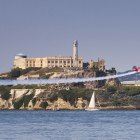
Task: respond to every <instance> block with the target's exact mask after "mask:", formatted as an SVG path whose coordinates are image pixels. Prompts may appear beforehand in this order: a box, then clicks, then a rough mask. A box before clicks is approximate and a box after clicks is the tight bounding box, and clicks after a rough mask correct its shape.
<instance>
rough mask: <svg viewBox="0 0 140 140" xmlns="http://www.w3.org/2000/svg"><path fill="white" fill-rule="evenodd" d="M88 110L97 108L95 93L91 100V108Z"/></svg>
mask: <svg viewBox="0 0 140 140" xmlns="http://www.w3.org/2000/svg"><path fill="white" fill-rule="evenodd" d="M88 108H95V93H94V92H93V94H92V97H91V99H90V103H89V107H88Z"/></svg>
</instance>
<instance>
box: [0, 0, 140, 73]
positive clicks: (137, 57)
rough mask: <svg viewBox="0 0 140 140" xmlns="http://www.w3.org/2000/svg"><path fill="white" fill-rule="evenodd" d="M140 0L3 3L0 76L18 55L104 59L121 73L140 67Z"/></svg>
mask: <svg viewBox="0 0 140 140" xmlns="http://www.w3.org/2000/svg"><path fill="white" fill-rule="evenodd" d="M139 6H140V1H139V0H0V72H4V71H9V70H10V69H11V68H12V65H13V59H14V56H15V54H17V53H24V54H27V55H28V57H47V56H56V55H63V56H66V55H68V56H70V55H72V42H73V41H74V40H75V39H77V40H78V42H79V55H80V56H82V57H83V58H84V61H85V62H87V61H90V60H91V59H93V60H97V59H98V57H99V58H103V59H105V60H106V65H107V68H111V67H115V68H116V69H117V70H118V71H125V70H128V69H131V68H132V66H134V65H137V66H140V8H139Z"/></svg>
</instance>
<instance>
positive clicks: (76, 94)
mask: <svg viewBox="0 0 140 140" xmlns="http://www.w3.org/2000/svg"><path fill="white" fill-rule="evenodd" d="M72 48H73V55H72V56H51V57H44V58H28V57H27V56H26V55H24V54H21V53H20V54H17V55H16V56H15V58H14V62H13V68H12V69H11V71H10V72H6V73H1V74H0V79H5V80H7V79H17V80H25V79H52V78H84V77H101V76H108V75H114V74H116V73H117V71H116V69H115V68H111V69H106V67H105V66H106V65H105V60H104V59H99V58H98V60H97V61H94V60H91V61H90V62H84V61H83V58H82V57H79V54H78V41H77V40H75V41H74V42H73V45H72ZM136 76H137V79H138V77H139V75H138V74H137V75H136V74H135V75H132V76H131V77H129V76H127V77H124V78H120V79H117V78H113V79H109V80H102V81H93V82H84V83H83V82H80V83H71V84H68V83H66V84H58V83H56V84H47V85H40V84H38V85H8V86H3V85H1V86H0V109H20V110H22V109H24V110H25V109H27V110H39V109H44V110H85V109H86V108H87V106H88V104H89V101H90V99H91V96H92V93H93V91H96V106H97V107H99V108H100V109H101V110H104V109H105V110H107V109H140V87H139V84H138V82H136V81H135V82H134V80H136ZM130 79H131V80H132V82H127V81H130ZM124 81H125V82H124ZM126 83H127V84H126Z"/></svg>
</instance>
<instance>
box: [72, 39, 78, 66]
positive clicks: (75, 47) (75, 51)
mask: <svg viewBox="0 0 140 140" xmlns="http://www.w3.org/2000/svg"><path fill="white" fill-rule="evenodd" d="M73 67H78V41H77V40H74V42H73Z"/></svg>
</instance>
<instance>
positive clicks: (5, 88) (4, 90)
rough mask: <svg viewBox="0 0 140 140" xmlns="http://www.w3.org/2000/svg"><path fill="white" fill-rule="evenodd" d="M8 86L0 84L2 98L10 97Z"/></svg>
mask: <svg viewBox="0 0 140 140" xmlns="http://www.w3.org/2000/svg"><path fill="white" fill-rule="evenodd" d="M10 89H11V88H10V86H0V96H1V98H2V99H4V100H8V99H9V98H10V96H11V95H10Z"/></svg>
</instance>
